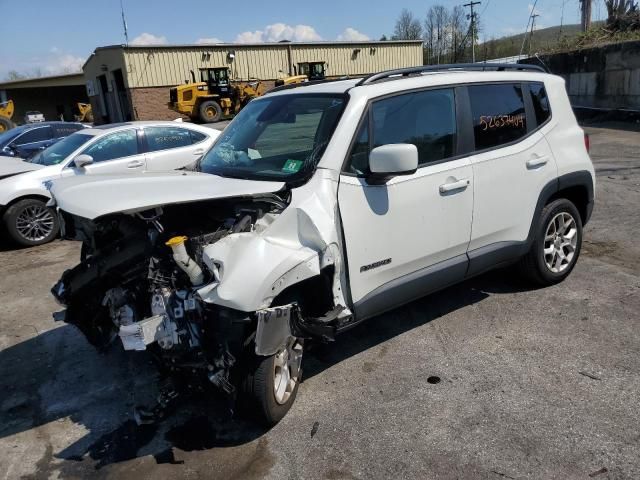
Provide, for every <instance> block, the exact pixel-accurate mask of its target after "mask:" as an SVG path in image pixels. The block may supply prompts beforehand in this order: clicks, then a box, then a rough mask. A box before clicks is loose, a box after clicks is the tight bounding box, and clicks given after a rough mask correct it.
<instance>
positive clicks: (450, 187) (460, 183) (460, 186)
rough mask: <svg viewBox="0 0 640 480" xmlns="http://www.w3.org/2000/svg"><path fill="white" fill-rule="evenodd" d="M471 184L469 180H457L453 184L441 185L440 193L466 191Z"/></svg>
mask: <svg viewBox="0 0 640 480" xmlns="http://www.w3.org/2000/svg"><path fill="white" fill-rule="evenodd" d="M470 184H471V181H470V180H469V179H468V178H463V179H462V180H457V181H455V182H451V183H444V184H442V185H440V193H448V192H453V191H454V190H464V189H466V188H467V187H468V186H469V185H470Z"/></svg>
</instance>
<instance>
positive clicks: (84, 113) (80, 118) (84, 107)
mask: <svg viewBox="0 0 640 480" xmlns="http://www.w3.org/2000/svg"><path fill="white" fill-rule="evenodd" d="M76 110H77V113H76V114H75V119H76V122H89V123H91V122H93V110H92V109H91V104H90V103H81V102H78V103H77V104H76Z"/></svg>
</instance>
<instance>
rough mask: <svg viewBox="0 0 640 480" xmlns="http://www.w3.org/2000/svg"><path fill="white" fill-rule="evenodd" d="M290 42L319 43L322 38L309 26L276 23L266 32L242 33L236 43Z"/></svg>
mask: <svg viewBox="0 0 640 480" xmlns="http://www.w3.org/2000/svg"><path fill="white" fill-rule="evenodd" d="M282 40H290V41H292V42H317V41H319V40H322V37H321V36H320V35H319V34H318V32H316V30H315V29H314V28H313V27H310V26H309V25H294V26H292V25H287V24H285V23H274V24H273V25H267V26H266V27H265V29H264V30H255V31H253V32H242V33H240V34H239V35H238V36H237V37H236V40H235V41H236V43H262V42H280V41H282Z"/></svg>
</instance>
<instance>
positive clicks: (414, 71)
mask: <svg viewBox="0 0 640 480" xmlns="http://www.w3.org/2000/svg"><path fill="white" fill-rule="evenodd" d="M456 70H458V71H462V72H464V71H481V72H486V71H496V72H504V71H506V70H516V71H533V72H542V73H546V72H545V70H544V69H543V68H542V67H540V66H538V65H528V64H524V63H451V64H446V65H425V66H422V67H409V68H399V69H397V70H387V71H386V72H380V73H374V74H373V75H369V76H368V77H365V78H363V79H362V80H360V82H358V84H357V85H356V86H357V87H359V86H360V85H369V84H371V83H375V82H379V81H381V80H390V79H393V78H394V77H398V78H402V77H410V76H413V75H421V74H423V73H431V72H444V71H456Z"/></svg>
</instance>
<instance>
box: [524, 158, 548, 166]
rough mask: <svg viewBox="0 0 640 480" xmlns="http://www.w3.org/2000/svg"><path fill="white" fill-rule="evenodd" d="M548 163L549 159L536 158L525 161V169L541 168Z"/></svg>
mask: <svg viewBox="0 0 640 480" xmlns="http://www.w3.org/2000/svg"><path fill="white" fill-rule="evenodd" d="M548 162H549V157H537V158H532V159H530V160H527V168H536V167H542V166H544V165H546V164H547V163H548Z"/></svg>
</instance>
